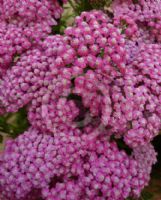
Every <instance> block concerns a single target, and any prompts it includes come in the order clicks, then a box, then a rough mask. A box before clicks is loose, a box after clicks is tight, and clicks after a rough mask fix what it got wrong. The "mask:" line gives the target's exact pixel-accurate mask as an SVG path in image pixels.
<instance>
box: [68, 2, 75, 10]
mask: <svg viewBox="0 0 161 200" xmlns="http://www.w3.org/2000/svg"><path fill="white" fill-rule="evenodd" d="M68 2H69V4H70V6H71V7H72V8H73V10H74V11H75V10H76V8H75V5H74V3H73V1H72V0H68Z"/></svg>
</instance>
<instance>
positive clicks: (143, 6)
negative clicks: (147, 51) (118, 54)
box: [113, 0, 161, 42]
mask: <svg viewBox="0 0 161 200" xmlns="http://www.w3.org/2000/svg"><path fill="white" fill-rule="evenodd" d="M113 10H114V17H115V20H116V21H115V23H118V22H123V23H125V24H126V26H127V27H126V28H125V33H126V34H127V35H128V36H133V35H135V34H136V32H138V35H137V37H138V36H139V35H140V32H141V31H142V30H143V31H145V32H146V30H148V32H149V36H150V37H151V38H153V39H154V40H157V41H158V42H161V15H160V13H161V4H160V1H158V0H137V1H136V2H134V1H133V0H127V1H124V0H115V1H114V2H113ZM125 24H124V25H125ZM144 41H145V40H143V42H144Z"/></svg>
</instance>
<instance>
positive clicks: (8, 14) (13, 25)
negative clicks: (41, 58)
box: [0, 0, 63, 76]
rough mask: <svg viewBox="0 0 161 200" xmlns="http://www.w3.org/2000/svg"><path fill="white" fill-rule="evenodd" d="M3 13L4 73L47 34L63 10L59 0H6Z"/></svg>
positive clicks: (0, 49)
mask: <svg viewBox="0 0 161 200" xmlns="http://www.w3.org/2000/svg"><path fill="white" fill-rule="evenodd" d="M1 6H2V12H1V15H0V19H1V24H0V56H1V58H0V76H2V75H3V74H4V73H5V72H6V70H7V68H9V67H10V66H11V65H12V62H14V60H15V57H16V56H18V57H19V56H20V55H21V54H22V53H23V52H25V51H26V50H28V49H31V47H34V46H35V45H38V44H39V43H41V40H42V39H44V38H45V37H47V36H48V35H49V34H50V33H51V31H52V26H54V25H56V24H57V19H59V18H60V16H61V13H62V11H63V9H62V7H61V5H60V4H59V3H58V1H56V0H54V1H53V2H52V1H51V0H45V1H43V2H41V1H38V0H33V1H29V0H27V1H23V2H22V1H21V0H16V1H11V0H7V1H3V3H2V5H1Z"/></svg>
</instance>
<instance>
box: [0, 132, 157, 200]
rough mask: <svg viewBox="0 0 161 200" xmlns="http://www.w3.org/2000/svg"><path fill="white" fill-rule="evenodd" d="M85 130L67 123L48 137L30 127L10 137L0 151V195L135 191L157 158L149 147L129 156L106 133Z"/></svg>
mask: <svg viewBox="0 0 161 200" xmlns="http://www.w3.org/2000/svg"><path fill="white" fill-rule="evenodd" d="M89 136H90V134H89V135H87V134H86V133H81V132H80V131H78V130H70V129H68V131H67V132H59V133H55V135H54V137H52V136H50V135H45V134H40V133H38V131H36V130H34V129H29V130H28V132H26V133H24V134H23V135H21V136H19V137H18V138H17V139H16V140H14V141H10V142H8V144H7V146H6V150H5V152H4V154H3V155H1V165H0V190H1V197H2V198H3V199H4V200H5V199H15V200H18V199H24V198H25V197H27V196H28V195H31V194H32V192H33V193H34V191H35V190H38V191H39V194H41V195H42V197H43V198H44V199H46V200H51V199H53V198H54V199H66V200H71V199H73V200H74V199H75V198H76V199H77V200H79V199H80V200H81V199H82V198H83V199H85V198H87V199H100V198H108V199H113V200H119V199H120V198H122V199H125V198H127V197H129V196H134V197H138V196H139V195H140V192H141V190H142V189H143V187H144V186H145V185H146V184H147V183H148V181H149V176H150V172H151V167H152V165H153V164H154V163H155V162H156V153H155V151H154V149H153V147H152V146H151V145H150V144H149V147H148V148H147V146H146V147H141V148H138V149H135V150H134V153H133V154H132V155H131V156H129V155H127V154H126V153H125V152H124V151H123V150H121V151H120V150H119V149H118V147H117V145H116V143H114V142H112V143H111V142H108V141H107V140H106V137H102V138H100V139H98V138H97V139H96V138H94V139H92V140H91V139H89ZM146 155H148V157H147V156H146ZM141 161H142V162H141ZM146 168H148V170H145V169H146ZM41 192H42V193H41Z"/></svg>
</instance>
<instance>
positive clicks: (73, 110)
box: [0, 0, 161, 200]
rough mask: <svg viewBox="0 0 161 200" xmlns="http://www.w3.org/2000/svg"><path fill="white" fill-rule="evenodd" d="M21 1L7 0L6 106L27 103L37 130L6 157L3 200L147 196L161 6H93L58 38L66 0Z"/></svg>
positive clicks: (0, 83)
mask: <svg viewBox="0 0 161 200" xmlns="http://www.w3.org/2000/svg"><path fill="white" fill-rule="evenodd" d="M13 2H14V1H11V0H6V1H5V2H2V1H1V4H2V8H3V9H2V11H1V13H2V14H1V15H2V18H3V20H4V22H2V26H1V30H2V31H0V36H2V38H3V37H4V38H6V40H4V39H2V40H1V37H0V54H3V56H2V57H1V58H0V62H1V59H2V62H1V63H4V60H3V59H5V62H7V63H8V65H10V64H9V63H11V61H12V67H11V68H10V69H8V70H6V72H5V74H4V75H3V77H2V79H1V80H0V112H4V111H6V112H17V111H18V110H19V109H20V108H22V107H24V106H26V107H27V112H28V119H29V122H30V124H31V126H32V127H31V128H30V129H29V130H28V131H27V132H25V133H24V134H22V135H21V136H19V137H18V138H16V139H15V140H12V141H9V142H8V143H7V145H6V150H5V151H4V153H3V154H2V155H1V156H0V198H1V199H3V200H19V199H21V200H31V199H36V198H38V197H39V196H38V194H39V195H40V198H43V199H46V200H53V199H54V200H61V199H62V200H63V199H64V200H82V199H83V200H103V199H108V200H124V199H126V198H127V197H139V195H140V193H141V191H142V189H143V188H144V187H145V186H146V185H147V184H148V182H149V179H150V173H151V169H152V165H153V164H154V163H155V162H156V153H155V151H154V148H153V146H152V145H151V144H150V141H152V139H153V138H154V137H155V136H156V135H157V134H158V133H159V130H160V129H161V106H160V105H161V79H160V76H161V59H160V53H161V44H160V36H159V32H157V31H155V30H154V29H153V30H152V29H150V30H149V29H148V28H147V27H148V26H150V24H151V25H152V21H153V20H154V21H155V22H156V24H155V26H156V29H157V30H158V31H159V30H160V29H159V28H158V27H159V25H158V23H160V22H159V16H158V15H157V12H158V10H159V9H160V7H159V6H158V8H155V7H156V6H157V2H155V1H153V3H152V4H151V5H150V4H149V2H151V1H150V0H147V1H144V0H138V2H137V3H136V4H134V3H133V2H132V1H124V2H122V1H121V0H120V1H114V3H113V9H114V19H111V18H110V17H108V16H107V14H105V13H103V12H102V11H96V10H93V11H90V12H83V13H82V14H81V15H80V16H77V17H76V19H75V23H74V25H73V26H72V27H68V28H67V29H66V30H65V33H64V35H50V36H49V35H48V33H50V31H51V29H50V27H51V26H52V25H53V24H55V21H54V23H53V21H52V19H56V18H58V17H59V16H60V15H59V14H60V12H61V7H60V6H58V5H59V4H58V1H54V2H55V3H53V2H52V1H51V0H45V1H43V2H42V1H37V0H32V1H31V0H30V1H25V3H22V1H20V0H17V1H15V2H14V3H13ZM29 5H30V6H29ZM120 5H122V7H120ZM57 6H58V8H59V9H57ZM118 8H120V11H118ZM155 9H156V10H155ZM3 10H5V12H3ZM135 11H136V13H137V14H135ZM156 11H157V12H156ZM7 16H9V21H10V22H8V19H7ZM156 19H157V20H156ZM21 20H22V21H21ZM43 23H44V25H43ZM39 25H41V26H40V27H39ZM18 27H19V28H18ZM22 27H23V28H22ZM35 27H37V28H38V29H37V28H36V29H35ZM44 28H45V29H44ZM22 29H23V31H24V34H22V32H21V30H22ZM42 29H43V30H42ZM36 30H38V32H37V31H36ZM11 31H12V34H11ZM149 31H150V32H149ZM154 32H155V33H154ZM38 33H40V34H38ZM150 33H153V36H152V37H151V38H150ZM47 35H48V36H47ZM15 38H16V39H15ZM12 39H13V40H12ZM7 41H8V42H7ZM1 43H2V45H1ZM7 45H8V46H7ZM4 46H5V48H4ZM20 54H21V55H20ZM15 55H16V56H15ZM4 66H5V67H6V65H4ZM1 69H3V68H1ZM4 69H6V68H4ZM118 138H119V139H120V140H123V141H124V142H125V145H128V146H129V147H130V148H131V151H132V153H131V154H130V155H128V154H127V153H126V152H125V151H124V150H120V149H119V145H118V144H119V142H118V140H117V139H118ZM112 140H115V142H114V141H112ZM117 145H118V146H117Z"/></svg>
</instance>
